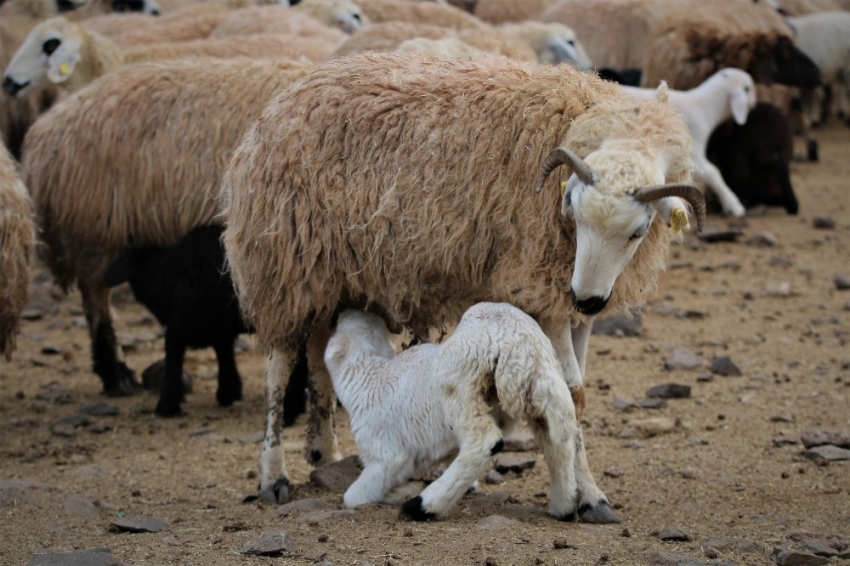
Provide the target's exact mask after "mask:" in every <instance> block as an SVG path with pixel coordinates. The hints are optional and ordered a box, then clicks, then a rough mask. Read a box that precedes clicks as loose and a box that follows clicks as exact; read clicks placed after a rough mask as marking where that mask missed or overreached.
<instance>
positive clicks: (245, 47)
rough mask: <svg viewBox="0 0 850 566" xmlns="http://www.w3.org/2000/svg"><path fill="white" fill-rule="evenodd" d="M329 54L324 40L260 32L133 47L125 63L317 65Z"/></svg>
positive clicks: (328, 46)
mask: <svg viewBox="0 0 850 566" xmlns="http://www.w3.org/2000/svg"><path fill="white" fill-rule="evenodd" d="M332 51H333V45H328V42H327V41H324V40H323V39H316V38H313V37H299V36H297V35H292V34H288V33H263V34H258V35H240V36H231V37H222V38H217V39H201V40H197V41H183V42H180V43H160V44H157V45H149V46H145V47H136V48H134V49H129V50H127V52H126V53H125V54H124V61H125V63H133V62H141V61H167V60H170V59H184V58H186V57H216V58H222V59H230V58H233V57H252V58H266V59H276V58H281V59H293V60H296V61H300V60H302V59H306V60H307V61H312V62H318V61H321V60H323V59H325V58H327V56H328V55H330V53H331V52H332Z"/></svg>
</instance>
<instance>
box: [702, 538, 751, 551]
mask: <svg viewBox="0 0 850 566" xmlns="http://www.w3.org/2000/svg"><path fill="white" fill-rule="evenodd" d="M700 547H702V549H703V551H705V550H706V549H708V548H713V549H715V550H719V551H722V552H726V551H730V550H732V551H736V552H746V553H751V554H764V553H765V552H767V549H766V548H765V547H764V545H763V544H761V543H760V542H756V541H754V540H750V539H746V538H737V537H719V538H709V539H705V540H704V541H702V542H701V543H700Z"/></svg>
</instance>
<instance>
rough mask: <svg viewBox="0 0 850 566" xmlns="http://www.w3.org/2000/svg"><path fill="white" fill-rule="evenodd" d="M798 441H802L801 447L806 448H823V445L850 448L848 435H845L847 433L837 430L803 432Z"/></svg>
mask: <svg viewBox="0 0 850 566" xmlns="http://www.w3.org/2000/svg"><path fill="white" fill-rule="evenodd" d="M800 440H802V441H803V446H805V447H806V448H812V447H814V446H823V445H824V444H832V445H833V446H839V447H841V448H850V434H847V431H844V430H840V429H837V428H825V429H809V430H804V431H803V432H802V434H800Z"/></svg>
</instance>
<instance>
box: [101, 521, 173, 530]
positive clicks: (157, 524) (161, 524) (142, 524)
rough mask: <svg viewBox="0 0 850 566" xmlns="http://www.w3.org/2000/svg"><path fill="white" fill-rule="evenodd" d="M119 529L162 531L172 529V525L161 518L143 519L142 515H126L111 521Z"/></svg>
mask: <svg viewBox="0 0 850 566" xmlns="http://www.w3.org/2000/svg"><path fill="white" fill-rule="evenodd" d="M110 525H112V526H113V527H114V528H115V529H116V530H117V531H119V532H127V533H160V532H162V531H170V530H171V527H169V526H168V523H166V522H165V521H160V520H159V519H143V518H140V517H124V518H122V519H117V520H115V521H112V522H111V523H110Z"/></svg>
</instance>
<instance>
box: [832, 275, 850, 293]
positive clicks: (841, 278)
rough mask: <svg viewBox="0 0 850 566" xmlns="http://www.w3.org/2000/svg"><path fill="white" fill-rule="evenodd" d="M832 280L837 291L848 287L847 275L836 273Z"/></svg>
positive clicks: (849, 279)
mask: <svg viewBox="0 0 850 566" xmlns="http://www.w3.org/2000/svg"><path fill="white" fill-rule="evenodd" d="M832 282H833V283H835V288H836V289H838V290H839V291H846V290H847V289H850V276H847V275H836V276H835V277H834V278H833V279H832Z"/></svg>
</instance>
